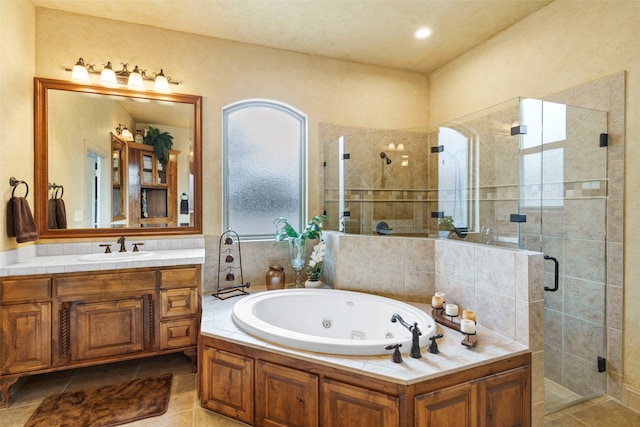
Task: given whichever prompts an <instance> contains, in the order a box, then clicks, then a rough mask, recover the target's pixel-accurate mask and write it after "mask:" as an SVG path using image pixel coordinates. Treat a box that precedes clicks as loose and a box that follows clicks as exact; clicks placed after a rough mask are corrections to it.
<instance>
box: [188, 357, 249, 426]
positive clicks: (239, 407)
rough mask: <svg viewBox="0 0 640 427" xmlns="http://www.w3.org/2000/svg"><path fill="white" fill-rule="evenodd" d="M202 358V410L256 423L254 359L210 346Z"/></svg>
mask: <svg viewBox="0 0 640 427" xmlns="http://www.w3.org/2000/svg"><path fill="white" fill-rule="evenodd" d="M201 359H202V360H201V362H200V363H201V365H200V366H201V368H200V375H202V377H201V379H200V390H201V395H200V404H201V405H202V407H204V408H207V409H211V410H212V411H216V412H219V413H221V414H224V415H227V416H229V417H232V418H234V419H236V420H239V421H243V422H245V423H248V424H253V397H254V396H253V359H251V358H249V357H245V356H241V355H238V354H233V353H229V352H226V351H223V350H216V349H214V348H210V347H203V348H202V358H201Z"/></svg>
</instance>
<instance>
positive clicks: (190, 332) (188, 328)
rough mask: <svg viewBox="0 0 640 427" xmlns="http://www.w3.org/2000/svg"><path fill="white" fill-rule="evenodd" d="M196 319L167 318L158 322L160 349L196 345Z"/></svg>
mask: <svg viewBox="0 0 640 427" xmlns="http://www.w3.org/2000/svg"><path fill="white" fill-rule="evenodd" d="M196 329H197V326H196V319H177V320H167V321H166V322H162V323H160V349H161V350H168V349H172V348H180V347H189V346H192V345H196V342H197V335H198V331H197V330H196Z"/></svg>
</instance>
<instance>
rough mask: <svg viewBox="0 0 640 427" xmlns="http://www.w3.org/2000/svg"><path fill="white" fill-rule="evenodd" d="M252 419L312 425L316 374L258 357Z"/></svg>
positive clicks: (283, 425)
mask: <svg viewBox="0 0 640 427" xmlns="http://www.w3.org/2000/svg"><path fill="white" fill-rule="evenodd" d="M255 401H256V421H257V424H258V425H263V426H266V427H316V426H317V425H318V376H317V375H315V374H311V373H308V372H302V371H299V370H297V369H291V368H287V367H284V366H280V365H274V364H273V363H268V362H264V361H262V360H261V361H258V371H257V378H256V398H255Z"/></svg>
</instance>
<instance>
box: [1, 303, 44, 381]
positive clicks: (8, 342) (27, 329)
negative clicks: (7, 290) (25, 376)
mask: <svg viewBox="0 0 640 427" xmlns="http://www.w3.org/2000/svg"><path fill="white" fill-rule="evenodd" d="M0 311H1V312H2V340H1V344H2V350H3V351H2V352H0V354H1V355H2V372H3V373H7V374H9V373H14V372H25V371H32V370H35V369H41V368H48V367H49V366H50V365H51V303H49V302H41V303H30V304H17V305H10V306H5V307H1V308H0Z"/></svg>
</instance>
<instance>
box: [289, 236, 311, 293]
mask: <svg viewBox="0 0 640 427" xmlns="http://www.w3.org/2000/svg"><path fill="white" fill-rule="evenodd" d="M306 243H307V241H306V239H305V240H301V239H290V240H289V257H290V258H291V268H293V271H295V272H296V283H295V287H296V288H301V287H302V283H301V282H300V272H301V271H302V270H303V269H304V264H305V261H306V257H307V253H306V251H305V246H306Z"/></svg>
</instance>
